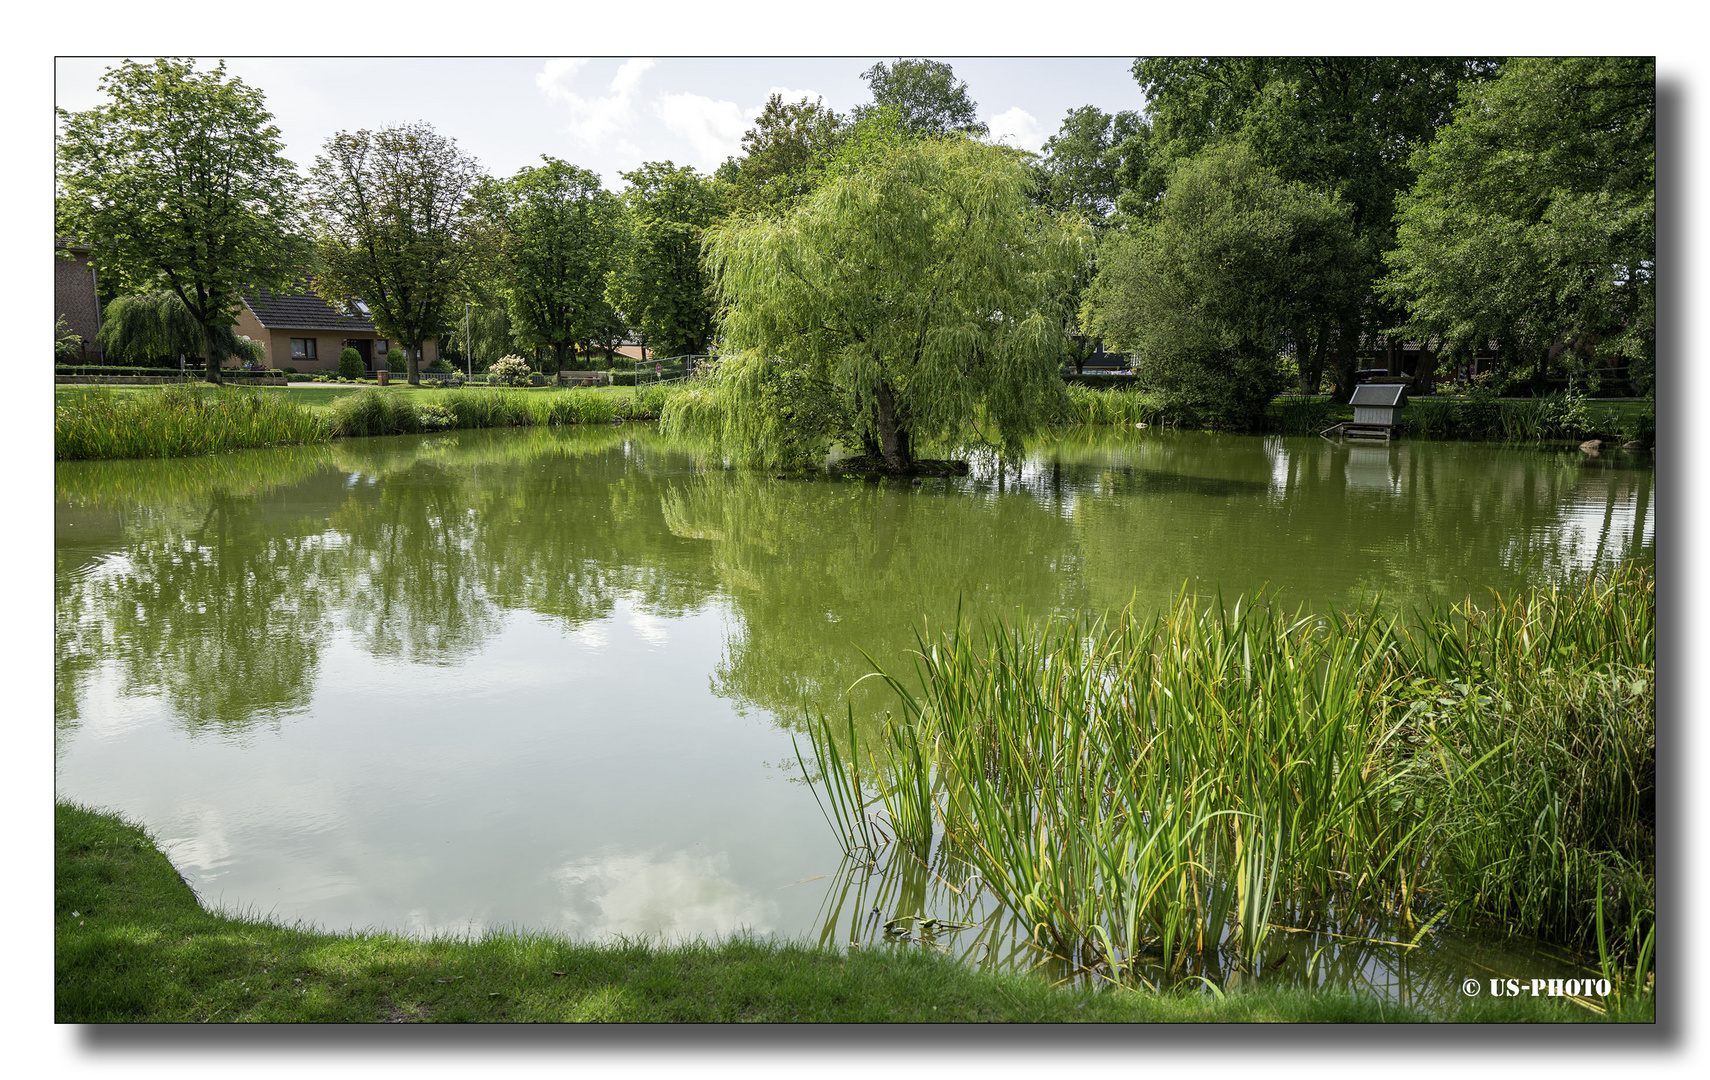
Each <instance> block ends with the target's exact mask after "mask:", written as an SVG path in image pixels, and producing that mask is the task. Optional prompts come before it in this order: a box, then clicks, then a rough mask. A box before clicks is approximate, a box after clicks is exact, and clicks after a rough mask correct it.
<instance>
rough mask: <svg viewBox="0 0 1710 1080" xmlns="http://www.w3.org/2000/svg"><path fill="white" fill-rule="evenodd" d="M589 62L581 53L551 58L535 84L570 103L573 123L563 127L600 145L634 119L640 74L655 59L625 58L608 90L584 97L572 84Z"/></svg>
mask: <svg viewBox="0 0 1710 1080" xmlns="http://www.w3.org/2000/svg"><path fill="white" fill-rule="evenodd" d="M587 63H588V61H587V59H586V58H581V57H578V58H575V59H559V60H548V61H547V62H546V64H545V66H543V67H542V68H541V69H540V73H539V74H537V75H536V76H535V77H534V85H535V86H536V87H538V88H539V89H540V92H541V93H542V94H544V95H545V96H546V97H547V99H548V100H551V101H558V102H562V103H563V104H564V105H566V106H568V107H569V110H570V123H568V124H566V125H565V126H564V127H563V128H562V129H560V130H562V131H563V132H564V133H565V134H566V135H569V136H570V137H571V138H572V139H575V140H576V141H577V142H580V143H582V144H584V145H586V146H589V147H598V146H600V145H601V144H602V143H604V142H606V141H607V140H609V139H610V138H611V137H612V136H613V135H616V134H617V133H619V132H621V131H625V130H627V129H628V128H629V127H630V125H631V124H633V123H634V121H635V96H636V91H637V89H639V87H640V85H641V76H642V75H643V74H644V73H645V72H646V71H647V69H648V68H651V67H652V66H653V64H654V61H652V60H648V59H642V58H637V59H634V60H626V61H624V63H623V65H622V66H620V67H619V68H618V69H617V74H616V75H614V76H613V77H612V81H611V84H610V85H609V86H608V87H607V90H608V91H609V92H608V93H606V94H604V95H602V96H598V97H583V96H582V95H581V94H578V93H576V92H575V91H574V90H572V89H571V88H570V87H571V84H572V83H573V82H574V81H575V79H576V76H577V75H578V74H580V73H581V71H582V69H583V68H584V67H585V66H586V65H587Z"/></svg>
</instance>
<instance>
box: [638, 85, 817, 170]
mask: <svg viewBox="0 0 1710 1080" xmlns="http://www.w3.org/2000/svg"><path fill="white" fill-rule="evenodd" d="M766 93H767V96H768V97H770V96H771V95H772V94H777V95H778V96H780V97H782V98H783V99H784V101H785V102H797V101H802V100H804V99H805V100H807V101H813V100H815V99H817V98H819V97H820V96H821V95H820V94H819V93H817V92H816V91H813V90H792V89H790V88H789V87H787V86H774V87H771V88H769V89H768V90H767V92H766ZM765 108H766V103H765V102H764V101H761V102H760V103H759V104H756V105H750V106H749V107H747V108H743V107H742V106H740V105H738V104H737V103H736V102H734V101H725V100H722V99H714V98H709V97H703V96H702V95H700V94H661V95H659V98H658V100H657V101H655V102H654V103H653V110H654V112H655V113H656V114H657V115H658V116H659V119H660V120H661V121H663V122H664V124H665V127H666V129H667V130H668V131H670V132H671V134H673V135H675V136H677V137H678V138H680V139H683V140H685V141H687V142H688V144H689V145H690V146H691V147H693V148H694V154H695V161H694V165H695V167H696V168H699V169H702V170H712V169H716V168H718V166H719V165H720V164H722V163H723V162H724V159H725V158H727V157H735V156H736V155H738V154H740V153H742V136H743V135H745V134H746V133H747V132H748V129H749V128H751V127H753V126H754V121H755V120H756V119H758V118H759V116H760V113H761V111H762V110H763V109H765Z"/></svg>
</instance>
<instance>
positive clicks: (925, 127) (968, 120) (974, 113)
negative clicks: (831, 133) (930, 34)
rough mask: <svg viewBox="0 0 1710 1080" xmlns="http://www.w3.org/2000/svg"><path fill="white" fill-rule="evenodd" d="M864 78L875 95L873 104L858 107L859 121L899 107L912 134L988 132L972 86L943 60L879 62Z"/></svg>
mask: <svg viewBox="0 0 1710 1080" xmlns="http://www.w3.org/2000/svg"><path fill="white" fill-rule="evenodd" d="M861 78H863V79H865V80H866V82H867V86H868V87H869V88H870V89H871V90H872V92H873V103H872V104H871V105H858V106H856V108H855V118H856V119H857V120H859V119H860V118H861V117H862V116H864V115H866V114H867V113H869V112H872V111H874V110H876V109H882V108H884V107H885V106H887V105H889V106H893V107H895V108H896V110H897V114H898V118H899V120H900V121H901V123H902V126H903V129H904V130H905V131H907V132H908V133H909V134H911V135H915V136H939V135H950V134H955V133H961V134H965V135H984V134H986V132H987V131H988V128H987V127H986V125H985V124H983V123H981V122H980V119H979V113H978V108H979V106H978V105H976V104H975V102H974V100H973V99H972V98H970V97H969V96H968V84H967V83H965V82H963V81H961V80H960V79H958V78H956V73H955V72H954V71H952V70H951V68H950V65H949V64H946V63H944V62H943V61H941V60H898V61H897V62H896V63H894V64H885V63H877V64H874V65H873V66H872V67H870V68H868V69H867V70H866V71H863V72H862V73H861Z"/></svg>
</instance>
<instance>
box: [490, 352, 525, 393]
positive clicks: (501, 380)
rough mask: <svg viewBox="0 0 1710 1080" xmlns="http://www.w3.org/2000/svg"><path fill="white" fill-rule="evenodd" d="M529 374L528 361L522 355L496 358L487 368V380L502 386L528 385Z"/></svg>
mask: <svg viewBox="0 0 1710 1080" xmlns="http://www.w3.org/2000/svg"><path fill="white" fill-rule="evenodd" d="M528 376H529V367H528V361H527V360H524V359H523V358H522V357H520V356H507V357H504V358H502V359H499V360H495V361H493V366H492V367H490V368H488V369H487V381H488V382H490V383H498V384H499V385H501V386H527V385H528Z"/></svg>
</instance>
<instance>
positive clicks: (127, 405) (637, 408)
mask: <svg viewBox="0 0 1710 1080" xmlns="http://www.w3.org/2000/svg"><path fill="white" fill-rule="evenodd" d="M1067 389H1068V399H1067V400H1068V412H1067V414H1066V415H1065V416H1064V417H1063V419H1064V420H1065V421H1066V422H1068V423H1076V424H1129V425H1132V424H1146V425H1152V426H1159V427H1178V428H1197V427H1203V426H1206V425H1207V424H1208V423H1209V421H1208V420H1207V418H1206V417H1204V416H1200V415H1198V414H1197V413H1194V412H1193V411H1192V410H1190V409H1183V408H1180V407H1178V406H1172V405H1170V404H1168V403H1167V402H1165V401H1164V400H1163V399H1161V398H1159V397H1157V396H1155V395H1152V394H1148V393H1145V392H1143V391H1134V390H1114V389H1092V388H1088V387H1085V386H1081V385H1078V384H1070V385H1069V386H1068V388H1067ZM705 398H706V395H705V394H703V393H700V392H699V391H698V389H695V390H690V391H689V392H685V391H684V388H681V387H677V386H651V387H647V388H644V389H643V390H642V391H641V392H640V393H637V392H636V391H635V390H634V389H633V388H630V387H588V388H575V389H560V388H556V387H529V388H514V389H511V388H496V387H474V386H471V387H462V388H447V387H411V386H393V387H385V388H379V387H366V388H364V387H356V386H349V387H347V386H313V387H304V386H297V387H261V388H211V387H205V386H202V385H200V384H178V385H168V386H161V387H152V386H150V387H123V388H115V387H100V386H60V387H56V388H55V393H54V457H55V459H56V460H60V461H72V460H85V459H97V458H107V459H111V458H143V457H188V456H195V455H200V454H212V453H221V452H224V451H228V450H242V449H253V448H257V447H268V446H288V445H297V444H303V443H313V442H323V441H326V440H328V439H333V438H339V437H343V436H362V435H405V434H416V433H419V432H427V431H449V430H456V429H468V428H484V427H517V426H529V425H556V424H601V423H614V422H624V421H637V420H658V419H661V418H664V420H665V421H666V426H667V428H668V429H669V430H673V431H676V432H678V433H679V434H695V433H702V434H706V433H713V432H716V431H717V430H720V429H721V423H720V422H719V421H718V419H717V417H716V416H715V415H713V413H712V412H711V411H709V405H708V404H707V401H706V400H703V399H705ZM1352 415H1353V414H1352V411H1351V410H1350V409H1349V408H1348V406H1346V405H1337V404H1333V403H1331V402H1330V401H1328V400H1327V399H1324V398H1312V397H1305V398H1297V397H1286V396H1285V397H1280V398H1278V399H1276V400H1275V401H1273V402H1272V403H1271V404H1270V406H1269V407H1268V408H1267V410H1266V413H1265V417H1264V420H1263V423H1262V424H1261V425H1260V428H1261V430H1264V431H1269V432H1275V433H1280V434H1289V435H1309V434H1315V433H1317V432H1318V431H1321V430H1323V429H1324V428H1326V427H1328V426H1330V425H1331V424H1333V423H1336V422H1337V421H1338V420H1347V419H1351V417H1352ZM1402 415H1403V419H1404V421H1405V425H1404V429H1403V430H1404V433H1405V434H1408V435H1413V436H1419V437H1425V438H1458V439H1488V440H1499V441H1504V442H1516V443H1543V442H1550V441H1575V442H1577V441H1583V440H1587V439H1594V438H1595V439H1602V440H1606V441H1609V442H1615V443H1638V444H1640V445H1644V446H1649V445H1650V444H1651V443H1652V442H1653V441H1654V438H1655V429H1656V407H1655V405H1654V403H1650V402H1591V401H1586V400H1585V399H1580V398H1565V397H1564V398H1541V399H1489V400H1484V399H1470V398H1469V399H1439V398H1421V399H1418V400H1415V401H1413V402H1412V403H1410V404H1409V406H1408V408H1407V410H1405V411H1404V412H1403V414H1402Z"/></svg>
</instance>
